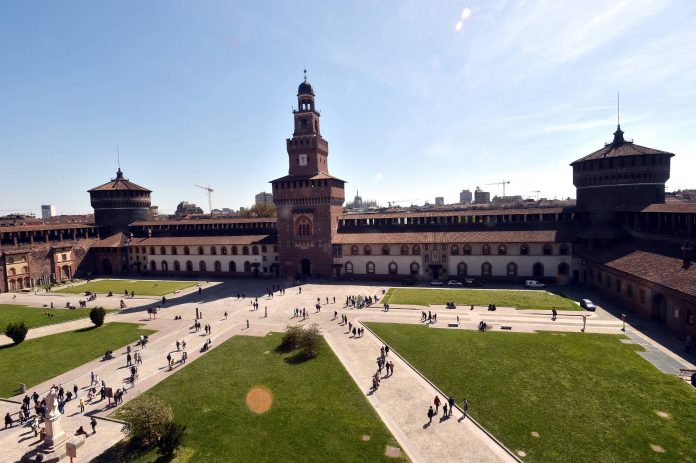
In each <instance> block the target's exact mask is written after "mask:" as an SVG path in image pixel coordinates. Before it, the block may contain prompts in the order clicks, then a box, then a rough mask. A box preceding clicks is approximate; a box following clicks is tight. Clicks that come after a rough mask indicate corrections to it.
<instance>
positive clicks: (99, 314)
mask: <svg viewBox="0 0 696 463" xmlns="http://www.w3.org/2000/svg"><path fill="white" fill-rule="evenodd" d="M105 317H106V310H104V307H95V308H93V309H92V310H90V311H89V319H90V320H92V323H94V324H95V326H102V325H103V324H104V318H105Z"/></svg>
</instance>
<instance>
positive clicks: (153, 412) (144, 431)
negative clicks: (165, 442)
mask: <svg viewBox="0 0 696 463" xmlns="http://www.w3.org/2000/svg"><path fill="white" fill-rule="evenodd" d="M120 417H121V418H122V419H123V420H124V421H125V422H126V424H125V425H123V429H122V431H123V432H124V433H126V434H130V435H131V437H133V438H135V439H136V440H138V441H140V442H142V443H143V444H144V445H149V444H151V443H157V442H158V441H159V439H160V438H161V437H162V436H164V433H165V431H166V430H167V427H168V426H169V425H170V424H172V422H173V414H172V409H171V407H170V406H169V405H167V404H166V403H164V402H163V401H162V400H160V399H158V398H157V397H154V396H152V395H149V394H144V395H143V396H141V397H139V398H138V399H137V400H134V401H133V402H130V403H128V404H126V405H125V406H124V407H123V408H122V409H121V412H120Z"/></svg>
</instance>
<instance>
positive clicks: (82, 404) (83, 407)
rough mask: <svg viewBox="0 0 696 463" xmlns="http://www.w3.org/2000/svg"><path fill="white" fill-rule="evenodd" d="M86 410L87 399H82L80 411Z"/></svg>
mask: <svg viewBox="0 0 696 463" xmlns="http://www.w3.org/2000/svg"><path fill="white" fill-rule="evenodd" d="M84 411H85V401H84V400H82V399H80V413H84Z"/></svg>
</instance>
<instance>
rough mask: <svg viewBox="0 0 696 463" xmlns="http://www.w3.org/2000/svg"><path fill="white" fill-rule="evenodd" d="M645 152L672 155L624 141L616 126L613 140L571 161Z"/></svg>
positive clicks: (645, 153)
mask: <svg viewBox="0 0 696 463" xmlns="http://www.w3.org/2000/svg"><path fill="white" fill-rule="evenodd" d="M647 154H669V155H670V156H674V154H672V153H668V152H667V151H661V150H656V149H654V148H647V147H645V146H640V145H636V144H635V143H633V142H632V141H626V140H624V137H623V131H622V130H621V128H620V127H619V128H617V129H616V132H614V141H612V142H611V143H609V144H607V145H605V146H604V148H601V149H598V150H597V151H595V152H594V153H591V154H588V155H587V156H585V157H582V158H580V159H578V160H577V161H575V162H573V163H571V164H570V165H571V166H572V165H573V164H577V163H578V162H583V161H589V160H591V159H604V158H618V157H623V156H641V155H647Z"/></svg>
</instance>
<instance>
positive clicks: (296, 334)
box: [278, 326, 304, 352]
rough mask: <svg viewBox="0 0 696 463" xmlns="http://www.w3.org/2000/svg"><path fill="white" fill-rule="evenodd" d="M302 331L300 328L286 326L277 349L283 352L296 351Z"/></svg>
mask: <svg viewBox="0 0 696 463" xmlns="http://www.w3.org/2000/svg"><path fill="white" fill-rule="evenodd" d="M303 332H304V329H303V328H302V327H301V326H288V327H287V328H286V329H285V334H283V339H281V341H280V346H278V349H279V350H281V351H284V352H290V351H291V350H295V349H297V347H298V346H299V345H300V339H302V335H303Z"/></svg>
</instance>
